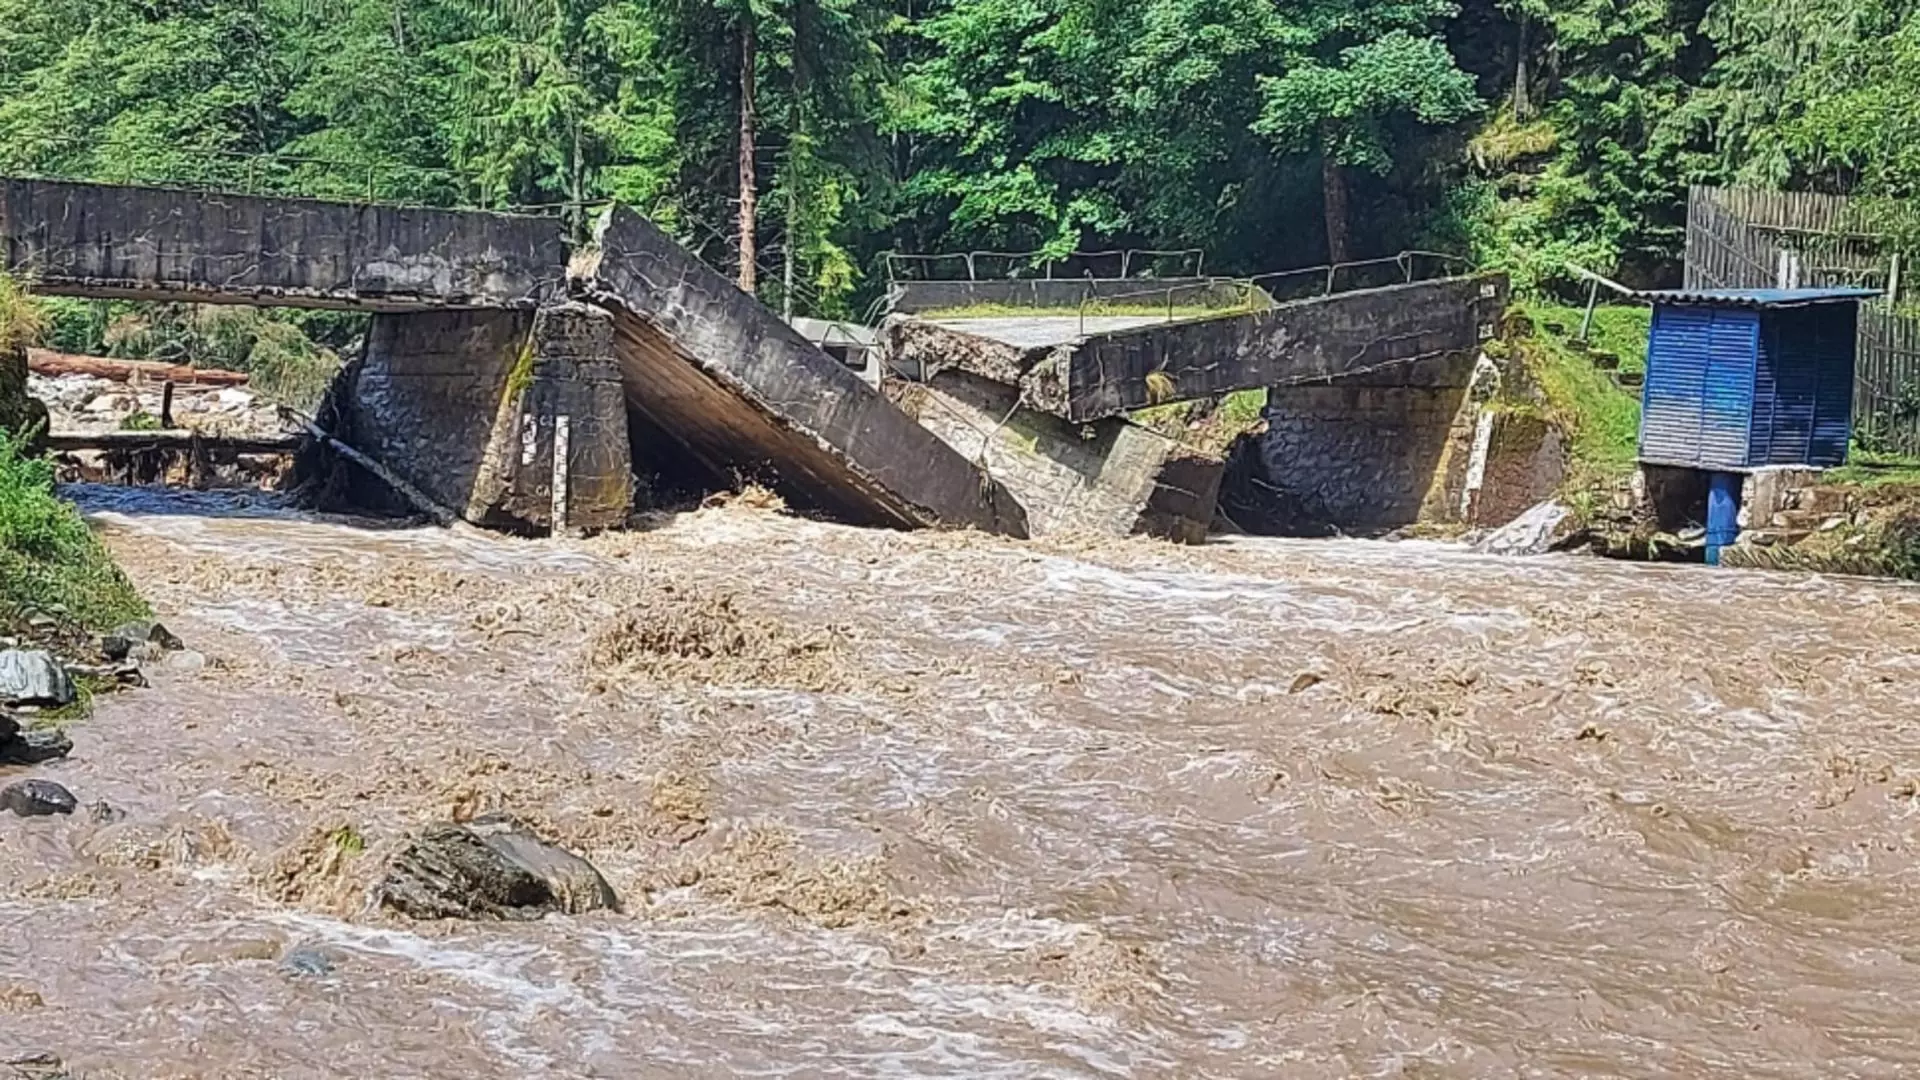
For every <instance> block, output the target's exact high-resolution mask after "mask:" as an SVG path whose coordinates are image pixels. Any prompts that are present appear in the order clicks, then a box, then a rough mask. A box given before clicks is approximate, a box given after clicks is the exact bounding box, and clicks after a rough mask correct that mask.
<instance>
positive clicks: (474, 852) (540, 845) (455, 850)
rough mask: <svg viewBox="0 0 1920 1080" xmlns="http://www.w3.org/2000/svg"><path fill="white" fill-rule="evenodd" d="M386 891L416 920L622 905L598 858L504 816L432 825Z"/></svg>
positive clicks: (404, 854)
mask: <svg viewBox="0 0 1920 1080" xmlns="http://www.w3.org/2000/svg"><path fill="white" fill-rule="evenodd" d="M379 895H380V902H381V903H382V904H384V905H385V906H387V907H389V908H392V909H393V910H395V911H398V912H400V913H401V914H403V915H409V916H412V917H413V918H416V919H537V918H539V917H540V916H542V915H545V914H547V913H548V912H564V913H567V914H580V913H582V912H587V911H593V910H596V909H599V908H613V909H617V908H618V907H619V903H620V901H619V898H618V897H617V896H615V895H614V891H613V887H612V886H611V885H608V884H607V880H606V878H604V877H602V876H601V874H600V871H599V870H597V869H595V868H594V866H593V864H592V863H589V862H588V861H587V860H585V859H583V858H581V857H580V856H578V855H575V854H573V853H572V852H570V851H567V850H566V849H564V848H561V847H559V846H557V845H555V844H552V843H549V842H547V841H546V840H544V839H542V838H540V837H539V836H536V835H535V834H534V833H533V832H532V831H531V830H529V829H528V828H527V827H526V826H524V825H522V824H520V823H519V822H517V821H514V820H513V819H511V818H507V817H505V816H500V815H488V816H486V817H482V818H479V819H476V820H475V821H473V822H472V823H470V824H466V825H436V826H432V827H430V828H428V829H427V830H425V831H424V832H422V833H421V834H420V835H419V836H417V837H415V838H414V840H413V841H412V842H411V843H410V844H408V845H407V847H406V848H405V850H403V851H401V852H400V853H399V854H398V855H397V856H395V857H394V860H393V862H392V864H391V865H390V866H389V867H388V869H387V874H386V877H385V878H384V879H383V880H382V881H381V883H380V889H379Z"/></svg>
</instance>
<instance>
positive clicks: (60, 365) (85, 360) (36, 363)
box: [27, 349, 248, 386]
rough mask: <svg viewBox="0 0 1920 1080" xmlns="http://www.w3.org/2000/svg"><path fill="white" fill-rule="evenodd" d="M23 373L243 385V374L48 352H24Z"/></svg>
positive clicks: (177, 382) (148, 361) (116, 380)
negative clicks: (26, 371) (25, 370)
mask: <svg viewBox="0 0 1920 1080" xmlns="http://www.w3.org/2000/svg"><path fill="white" fill-rule="evenodd" d="M27 370H28V371H31V372H33V373H34V374H35V375H48V376H58V375H88V376H91V377H93V378H96V379H110V380H112V381H114V382H132V381H134V380H135V379H138V380H140V381H141V382H152V383H168V382H170V383H176V384H178V385H181V386H245V385H246V384H247V378H248V376H247V373H246V372H244V371H222V370H220V369H218V368H197V367H188V366H187V365H186V364H162V363H159V362H157V361H153V360H117V359H114V358H113V357H108V356H81V355H79V354H77V353H62V352H54V351H52V350H51V349H28V350H27Z"/></svg>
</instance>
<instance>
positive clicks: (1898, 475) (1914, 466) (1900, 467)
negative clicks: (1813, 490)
mask: <svg viewBox="0 0 1920 1080" xmlns="http://www.w3.org/2000/svg"><path fill="white" fill-rule="evenodd" d="M1821 479H1823V480H1825V481H1826V482H1827V483H1829V484H1846V485H1849V486H1852V487H1863V488H1872V487H1886V486H1889V485H1894V484H1898V485H1902V486H1913V487H1920V458H1911V457H1903V456H1901V455H1899V454H1879V453H1875V452H1873V451H1871V450H1863V449H1861V448H1860V447H1859V446H1858V445H1856V446H1854V447H1853V449H1852V450H1851V451H1850V452H1848V454H1847V463H1846V464H1845V465H1843V466H1841V467H1840V468H1838V469H1828V470H1827V471H1826V472H1825V473H1824V474H1822V476H1821Z"/></svg>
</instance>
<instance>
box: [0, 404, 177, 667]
mask: <svg viewBox="0 0 1920 1080" xmlns="http://www.w3.org/2000/svg"><path fill="white" fill-rule="evenodd" d="M146 614H148V610H147V605H146V602H145V601H143V600H141V599H140V596H139V594H138V593H136V592H134V590H133V586H132V585H131V584H130V583H129V582H128V581H127V578H126V575H124V574H122V573H121V572H120V568H119V567H117V566H115V565H114V564H113V560H112V558H110V557H109V556H108V554H107V551H106V548H105V547H104V546H102V545H101V543H100V540H99V538H98V537H96V536H94V535H93V531H92V530H91V529H89V528H87V524H86V522H85V521H83V520H81V518H80V514H79V512H78V511H76V510H75V509H74V508H73V505H72V504H70V503H68V502H65V501H63V500H62V499H60V498H59V497H58V496H56V495H55V494H54V491H53V466H52V465H50V464H49V463H47V462H46V461H45V460H42V459H39V458H29V457H26V456H25V455H23V454H21V453H20V451H19V449H18V447H17V445H16V442H15V440H14V438H13V437H12V436H10V435H7V434H4V433H0V625H4V626H5V627H6V628H7V630H8V631H9V632H10V633H14V634H16V635H19V634H25V635H27V636H32V637H45V636H48V634H49V633H52V634H55V635H59V634H62V633H66V634H72V633H87V632H92V633H97V632H99V631H102V630H106V629H110V628H111V627H113V626H114V625H116V624H118V623H122V622H125V621H127V620H128V619H135V618H140V617H142V616H144V615H146Z"/></svg>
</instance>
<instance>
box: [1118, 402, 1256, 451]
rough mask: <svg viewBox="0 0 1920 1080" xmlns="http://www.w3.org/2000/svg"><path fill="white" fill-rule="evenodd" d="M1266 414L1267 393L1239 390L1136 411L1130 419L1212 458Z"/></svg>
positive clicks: (1227, 447)
mask: <svg viewBox="0 0 1920 1080" xmlns="http://www.w3.org/2000/svg"><path fill="white" fill-rule="evenodd" d="M1266 411H1267V392H1266V391H1265V390H1239V391H1235V392H1234V393H1231V394H1228V395H1226V396H1225V397H1223V398H1221V399H1220V402H1219V404H1218V405H1215V404H1214V403H1213V402H1211V401H1206V400H1202V401H1176V402H1173V403H1171V404H1167V405H1155V406H1153V407H1151V408H1146V409H1137V410H1135V411H1134V412H1131V413H1129V414H1128V419H1130V420H1132V421H1133V422H1134V423H1136V424H1139V425H1140V426H1142V427H1145V428H1151V429H1152V430H1154V431H1157V432H1159V433H1160V434H1162V435H1165V436H1167V437H1168V438H1170V439H1174V440H1176V441H1179V442H1182V443H1185V444H1187V445H1188V446H1191V447H1193V448H1194V449H1196V450H1201V451H1204V452H1206V453H1209V454H1225V453H1226V452H1227V450H1228V449H1229V448H1230V447H1231V446H1232V445H1233V442H1234V440H1235V439H1237V438H1239V437H1240V435H1241V434H1242V433H1243V432H1245V431H1246V430H1247V429H1249V428H1251V427H1253V426H1254V425H1255V424H1257V423H1259V422H1260V418H1261V417H1262V416H1263V415H1265V413H1266Z"/></svg>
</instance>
